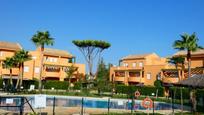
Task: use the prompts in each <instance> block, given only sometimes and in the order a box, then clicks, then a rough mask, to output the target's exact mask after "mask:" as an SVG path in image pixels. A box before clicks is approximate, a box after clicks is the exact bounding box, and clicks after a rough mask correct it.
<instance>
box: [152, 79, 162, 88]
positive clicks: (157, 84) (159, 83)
mask: <svg viewBox="0 0 204 115" xmlns="http://www.w3.org/2000/svg"><path fill="white" fill-rule="evenodd" d="M154 86H155V87H162V81H161V80H155V81H154Z"/></svg>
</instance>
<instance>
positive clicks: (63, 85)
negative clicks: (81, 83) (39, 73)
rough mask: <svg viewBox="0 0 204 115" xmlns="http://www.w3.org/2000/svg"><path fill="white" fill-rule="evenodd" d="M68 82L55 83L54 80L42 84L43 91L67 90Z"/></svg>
mask: <svg viewBox="0 0 204 115" xmlns="http://www.w3.org/2000/svg"><path fill="white" fill-rule="evenodd" d="M68 84H69V83H68V82H67V81H56V80H48V81H45V83H43V85H44V88H45V89H51V88H55V89H64V90H67V89H68Z"/></svg>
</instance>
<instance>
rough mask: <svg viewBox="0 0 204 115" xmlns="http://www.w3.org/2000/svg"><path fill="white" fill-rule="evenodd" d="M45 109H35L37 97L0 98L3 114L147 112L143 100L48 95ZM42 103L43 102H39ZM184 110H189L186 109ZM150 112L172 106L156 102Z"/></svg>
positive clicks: (175, 107)
mask: <svg viewBox="0 0 204 115" xmlns="http://www.w3.org/2000/svg"><path fill="white" fill-rule="evenodd" d="M45 102H46V105H45V107H40V108H38V107H35V105H36V104H37V103H36V99H35V96H26V97H0V112H1V113H9V112H10V113H12V112H15V113H19V114H20V115H23V113H24V114H25V113H41V114H49V115H63V114H64V115H69V114H78V115H84V114H85V113H96V114H97V113H98V114H99V113H110V112H125V113H134V111H137V110H147V109H146V108H144V107H143V106H141V100H133V99H129V100H127V99H111V98H88V97H71V96H48V95H46V99H45ZM39 103H41V102H39ZM173 109H180V105H176V104H174V105H173ZM184 109H188V108H185V107H184ZM148 110H149V111H150V112H153V111H154V112H155V111H157V110H172V104H167V103H162V102H154V108H151V109H148Z"/></svg>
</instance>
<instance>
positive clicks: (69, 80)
mask: <svg viewBox="0 0 204 115" xmlns="http://www.w3.org/2000/svg"><path fill="white" fill-rule="evenodd" d="M68 82H69V84H68V91H69V90H70V84H71V79H70V77H69V78H68Z"/></svg>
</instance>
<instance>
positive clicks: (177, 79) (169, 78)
mask: <svg viewBox="0 0 204 115" xmlns="http://www.w3.org/2000/svg"><path fill="white" fill-rule="evenodd" d="M162 81H163V82H164V83H177V82H179V78H172V77H164V78H162Z"/></svg>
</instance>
